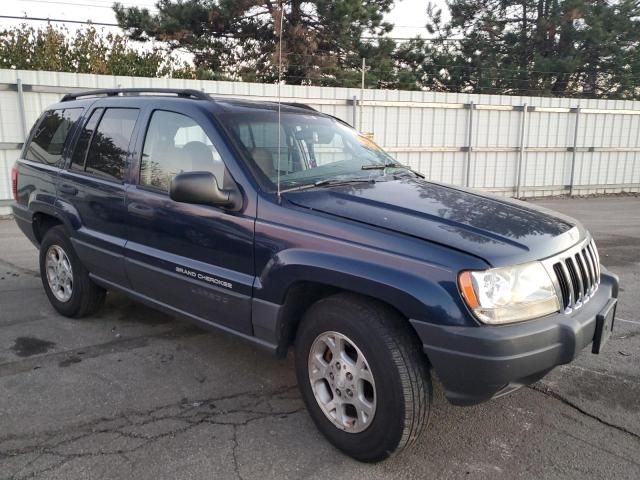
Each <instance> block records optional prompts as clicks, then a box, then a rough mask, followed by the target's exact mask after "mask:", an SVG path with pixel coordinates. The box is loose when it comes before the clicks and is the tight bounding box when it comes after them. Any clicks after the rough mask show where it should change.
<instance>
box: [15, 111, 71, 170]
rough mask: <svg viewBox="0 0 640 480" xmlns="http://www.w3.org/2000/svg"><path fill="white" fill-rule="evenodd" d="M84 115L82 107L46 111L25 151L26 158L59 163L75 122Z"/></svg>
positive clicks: (50, 163)
mask: <svg viewBox="0 0 640 480" xmlns="http://www.w3.org/2000/svg"><path fill="white" fill-rule="evenodd" d="M80 115H82V108H66V109H59V110H49V111H48V112H46V113H45V114H44V115H43V116H42V118H41V119H40V121H39V122H38V124H37V126H36V127H35V129H34V131H33V135H32V136H31V139H30V140H29V143H28V144H27V146H26V148H25V151H24V158H25V159H27V160H31V161H33V162H40V163H46V164H48V165H55V164H57V163H58V162H59V161H60V159H61V158H62V152H63V150H64V145H65V143H66V141H67V137H68V136H69V132H70V131H71V127H72V126H73V124H74V123H75V122H76V120H78V118H80Z"/></svg>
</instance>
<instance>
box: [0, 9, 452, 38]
mask: <svg viewBox="0 0 640 480" xmlns="http://www.w3.org/2000/svg"><path fill="white" fill-rule="evenodd" d="M31 1H34V0H31ZM38 1H44V0H38ZM45 3H47V2H45ZM56 3H58V2H56ZM75 5H80V4H75ZM86 6H90V5H86ZM0 18H5V19H9V20H25V21H30V22H47V23H73V24H79V25H97V26H100V27H120V25H118V24H117V23H107V22H92V21H90V20H86V21H85V20H64V19H60V18H44V17H29V16H26V15H25V16H23V17H20V16H17V15H0ZM414 38H415V37H413V38H412V37H373V36H366V35H365V36H362V37H360V39H361V40H367V41H369V40H397V41H408V40H414ZM421 40H423V41H427V42H428V41H435V39H429V38H421ZM440 40H445V41H460V40H461V39H458V38H445V39H440Z"/></svg>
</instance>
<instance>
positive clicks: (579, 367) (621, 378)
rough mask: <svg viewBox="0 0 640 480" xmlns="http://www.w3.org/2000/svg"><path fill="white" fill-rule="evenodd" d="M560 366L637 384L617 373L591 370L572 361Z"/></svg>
mask: <svg viewBox="0 0 640 480" xmlns="http://www.w3.org/2000/svg"><path fill="white" fill-rule="evenodd" d="M561 368H562V369H567V370H580V371H583V372H589V373H593V374H595V375H601V376H603V377H609V378H613V379H615V380H618V381H619V382H623V383H630V384H631V385H637V384H638V382H634V381H632V380H629V379H627V378H623V377H619V376H618V375H614V374H611V373H607V372H599V371H598V370H593V369H591V368H585V367H581V366H580V365H574V364H572V363H570V364H568V365H562V367H561Z"/></svg>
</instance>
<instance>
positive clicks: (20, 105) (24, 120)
mask: <svg viewBox="0 0 640 480" xmlns="http://www.w3.org/2000/svg"><path fill="white" fill-rule="evenodd" d="M16 83H17V86H18V110H19V113H20V126H21V127H22V141H23V142H26V141H27V118H26V112H25V110H24V91H23V89H22V79H21V78H18V80H17V81H16Z"/></svg>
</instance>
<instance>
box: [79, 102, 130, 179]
mask: <svg viewBox="0 0 640 480" xmlns="http://www.w3.org/2000/svg"><path fill="white" fill-rule="evenodd" d="M94 113H95V112H94ZM137 118H138V109H136V108H108V109H106V110H105V112H104V114H103V115H102V118H101V119H100V123H99V124H98V127H97V129H96V130H95V133H94V134H93V138H92V139H91V145H90V147H89V151H88V152H87V158H86V160H85V166H84V170H85V171H86V172H87V173H90V174H92V175H96V176H99V177H103V178H107V179H109V180H117V181H122V180H123V179H124V172H125V168H126V163H127V151H128V148H129V141H130V140H131V135H132V134H133V127H134V126H135V124H136V119H137ZM90 120H91V119H90ZM76 150H77V149H76Z"/></svg>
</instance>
